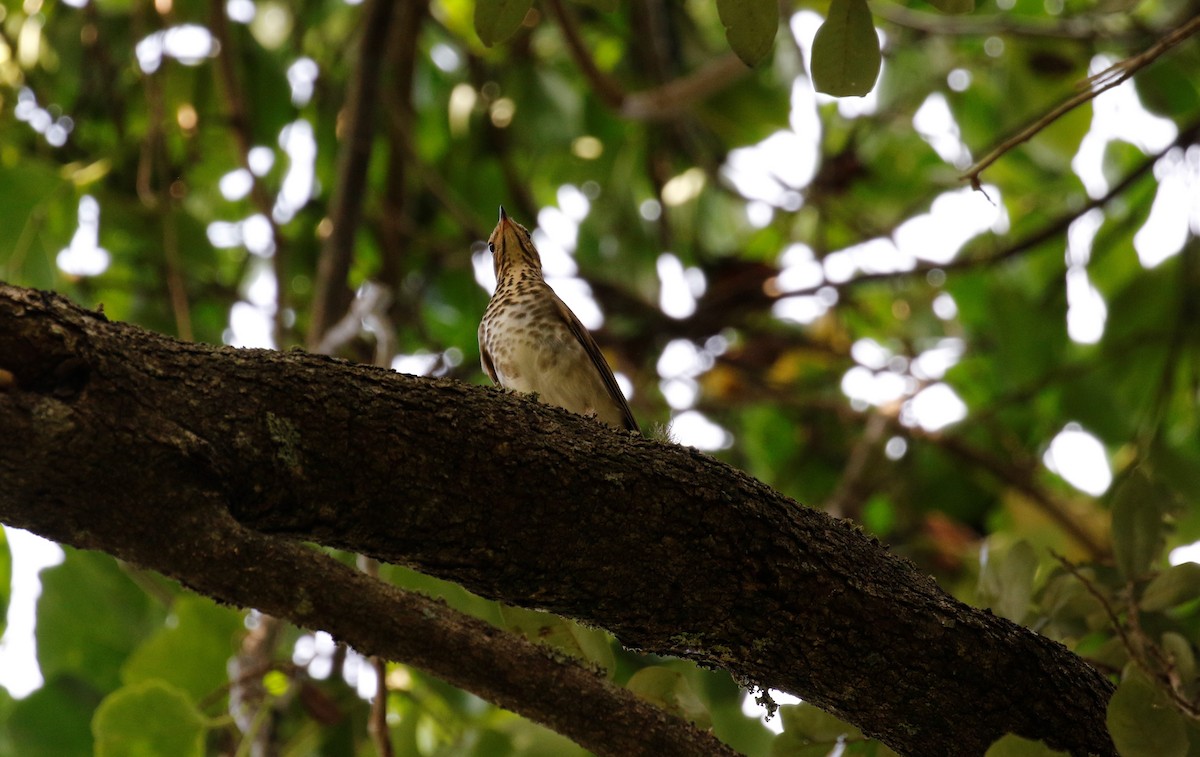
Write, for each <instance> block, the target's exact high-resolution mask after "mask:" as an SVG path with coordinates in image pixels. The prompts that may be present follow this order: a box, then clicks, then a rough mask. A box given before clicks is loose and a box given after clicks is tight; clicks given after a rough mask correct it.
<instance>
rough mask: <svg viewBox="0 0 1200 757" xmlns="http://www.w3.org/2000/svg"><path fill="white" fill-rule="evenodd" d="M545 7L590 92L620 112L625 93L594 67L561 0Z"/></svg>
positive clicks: (548, 2) (581, 37)
mask: <svg viewBox="0 0 1200 757" xmlns="http://www.w3.org/2000/svg"><path fill="white" fill-rule="evenodd" d="M546 7H547V8H549V9H550V12H551V13H552V14H553V15H554V20H555V21H557V22H558V27H559V28H560V29H561V30H562V33H563V40H564V41H565V42H566V43H567V50H569V51H570V53H571V57H572V58H574V59H575V65H577V66H579V70H580V72H581V73H583V75H584V78H586V79H587V80H588V81H589V82H591V84H592V90H593V91H594V92H595V93H596V95H597V96H598V97H599V98H600V100H601V101H603V102H604V104H605V105H607V106H608V107H610V108H612V109H613V110H620V108H621V104H622V103H623V102H624V101H625V92H624V91H623V90H622V89H621V87H620V86H619V85H618V84H617V83H616V82H615V81H613V80H612V79H611V78H609V76H608V75H607V74H605V73H604V72H603V71H601V70H600V68H599V67H598V66H597V65H596V61H595V59H594V58H592V54H591V52H590V51H589V50H588V48H587V44H586V43H585V42H584V41H583V36H582V35H581V34H580V33H579V26H578V25H577V24H576V23H575V18H574V17H573V16H572V15H571V14H570V13H569V12H568V11H567V9H566V8H565V7H563V4H562V0H546Z"/></svg>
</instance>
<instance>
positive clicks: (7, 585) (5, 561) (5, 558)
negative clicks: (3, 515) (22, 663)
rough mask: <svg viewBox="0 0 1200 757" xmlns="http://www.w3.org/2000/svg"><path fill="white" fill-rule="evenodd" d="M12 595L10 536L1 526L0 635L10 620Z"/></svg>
mask: <svg viewBox="0 0 1200 757" xmlns="http://www.w3.org/2000/svg"><path fill="white" fill-rule="evenodd" d="M11 596H12V550H11V549H9V546H8V536H7V534H6V533H5V532H4V529H3V528H0V637H2V636H4V627H5V625H6V623H7V620H8V600H9V597H11Z"/></svg>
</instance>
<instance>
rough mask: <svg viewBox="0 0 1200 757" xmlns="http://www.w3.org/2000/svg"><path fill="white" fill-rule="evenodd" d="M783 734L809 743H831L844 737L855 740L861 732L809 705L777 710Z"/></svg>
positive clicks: (786, 705) (786, 706)
mask: <svg viewBox="0 0 1200 757" xmlns="http://www.w3.org/2000/svg"><path fill="white" fill-rule="evenodd" d="M779 718H780V720H781V721H782V722H783V731H784V733H793V734H798V735H800V736H803V737H804V738H806V739H808V740H809V741H816V742H821V743H832V742H835V741H837V740H838V739H840V738H842V737H845V738H848V739H856V738H859V737H861V736H862V732H861V731H859V730H858V729H857V728H855V727H854V726H852V725H850V724H849V723H846V722H843V721H841V720H839V719H838V718H836V717H834V716H833V715H830V714H829V713H828V712H825V711H824V710H822V709H819V708H817V707H813V706H812V705H811V704H807V703H804V704H785V705H782V706H781V707H780V708H779Z"/></svg>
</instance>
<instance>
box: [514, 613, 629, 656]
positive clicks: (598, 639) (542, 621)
mask: <svg viewBox="0 0 1200 757" xmlns="http://www.w3.org/2000/svg"><path fill="white" fill-rule="evenodd" d="M500 617H501V618H502V620H503V623H504V626H505V627H506V628H508V629H509V630H510V631H520V632H521V633H523V634H525V636H526V637H527V638H528V639H530V640H531V641H536V642H540V643H542V644H549V645H550V646H552V647H555V648H556V649H561V650H563V651H564V652H566V653H567V654H569V655H571V656H573V657H579V658H582V659H584V660H587V661H588V662H591V663H595V664H596V665H598V666H600V667H601V668H604V670H606V671H612V670H613V669H614V668H615V667H616V660H615V658H614V656H613V652H612V645H610V644H609V642H608V635H607V634H605V633H604V632H603V631H601V630H599V629H593V628H585V627H584V626H581V625H579V624H578V623H576V622H575V621H573V620H569V619H567V618H560V617H559V616H557V615H552V614H550V613H547V612H537V611H535V610H526V609H524V608H521V607H512V606H509V605H501V606H500Z"/></svg>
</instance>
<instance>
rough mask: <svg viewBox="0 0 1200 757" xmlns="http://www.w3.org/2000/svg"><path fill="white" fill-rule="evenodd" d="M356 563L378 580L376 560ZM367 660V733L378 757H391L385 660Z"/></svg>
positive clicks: (365, 558) (369, 559)
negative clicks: (371, 683)
mask: <svg viewBox="0 0 1200 757" xmlns="http://www.w3.org/2000/svg"><path fill="white" fill-rule="evenodd" d="M356 562H357V563H358V569H359V570H361V571H362V572H363V573H366V574H367V575H368V576H370V577H371V578H374V579H376V580H378V579H379V561H378V560H373V559H371V558H370V557H367V556H366V555H359V556H358V559H357V561H356ZM368 659H369V660H370V662H371V667H372V668H373V669H374V670H375V698H374V699H372V700H371V717H370V720H368V721H367V732H368V733H370V734H371V740H372V741H374V742H375V750H376V751H377V752H378V753H379V757H392V754H393V750H392V738H391V731H390V730H389V729H388V722H387V705H388V685H387V660H385V659H383V658H382V657H378V656H374V655H373V656H371V657H370V658H368Z"/></svg>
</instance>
